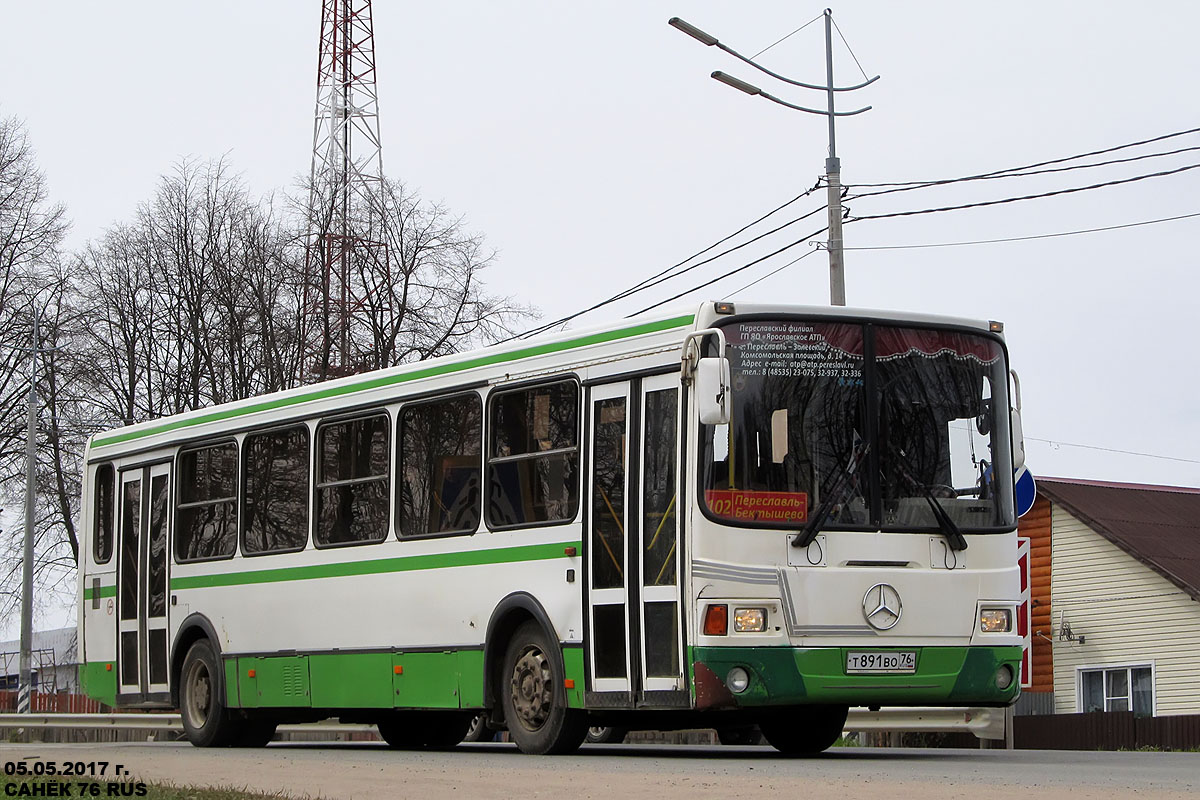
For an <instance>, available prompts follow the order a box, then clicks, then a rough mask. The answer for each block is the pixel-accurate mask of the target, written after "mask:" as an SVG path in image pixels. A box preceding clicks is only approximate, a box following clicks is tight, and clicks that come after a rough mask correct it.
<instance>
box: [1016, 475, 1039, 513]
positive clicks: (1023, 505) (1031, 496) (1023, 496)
mask: <svg viewBox="0 0 1200 800" xmlns="http://www.w3.org/2000/svg"><path fill="white" fill-rule="evenodd" d="M1013 489H1014V491H1015V492H1016V495H1017V516H1018V517H1023V516H1025V513H1026V512H1027V511H1029V509H1031V508H1033V501H1034V500H1037V484H1036V483H1034V480H1033V473H1032V472H1030V471H1029V470H1028V469H1027V468H1026V467H1025V466H1022V467H1021V468H1020V469H1018V470H1017V471H1016V472H1015V473H1013Z"/></svg>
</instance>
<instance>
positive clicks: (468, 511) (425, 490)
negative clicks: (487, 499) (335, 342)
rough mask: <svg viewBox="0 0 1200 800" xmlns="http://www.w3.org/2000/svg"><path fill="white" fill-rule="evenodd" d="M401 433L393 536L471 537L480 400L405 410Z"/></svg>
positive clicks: (463, 398) (475, 522)
mask: <svg viewBox="0 0 1200 800" xmlns="http://www.w3.org/2000/svg"><path fill="white" fill-rule="evenodd" d="M399 427H400V431H399V435H398V436H397V438H398V439H399V447H398V448H397V449H398V453H397V455H398V467H397V471H396V474H397V475H398V476H399V477H398V479H397V483H398V484H399V487H398V489H399V495H400V496H399V502H398V503H397V516H398V519H399V522H398V524H397V526H396V527H397V535H399V536H401V537H407V536H424V535H428V534H448V533H474V532H475V530H476V529H477V528H478V527H479V515H480V510H481V505H482V504H481V502H480V494H481V486H480V471H481V470H480V459H481V457H482V455H483V404H482V402H481V401H480V399H479V395H477V394H467V395H459V396H457V397H449V398H444V399H439V400H434V401H432V402H428V403H420V404H418V405H412V406H406V407H405V408H404V409H403V410H401V412H400V426H399Z"/></svg>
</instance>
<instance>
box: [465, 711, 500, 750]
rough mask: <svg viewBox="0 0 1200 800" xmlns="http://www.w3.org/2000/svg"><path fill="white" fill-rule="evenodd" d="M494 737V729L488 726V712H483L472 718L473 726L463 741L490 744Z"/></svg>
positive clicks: (468, 729) (469, 728)
mask: <svg viewBox="0 0 1200 800" xmlns="http://www.w3.org/2000/svg"><path fill="white" fill-rule="evenodd" d="M492 735H493V732H492V729H491V728H489V727H488V725H487V712H486V711H483V712H480V713H478V714H476V715H475V716H473V717H471V725H470V726H469V727H468V728H467V732H466V733H464V734H463V738H462V740H463V741H464V742H490V741H491V740H492Z"/></svg>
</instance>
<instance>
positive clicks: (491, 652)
mask: <svg viewBox="0 0 1200 800" xmlns="http://www.w3.org/2000/svg"><path fill="white" fill-rule="evenodd" d="M530 620H532V621H534V622H536V623H537V624H538V625H540V626H541V627H542V630H543V631H544V632H545V633H546V636H547V638H548V639H549V640H550V641H551V642H553V643H554V644H555V645H556V646H555V647H554V651H553V653H552V654H551V658H552V659H554V663H555V665H556V666H557V668H558V674H559V675H565V674H566V667H565V665H564V663H563V654H562V641H561V640H560V639H559V638H558V633H557V632H556V631H555V629H554V623H552V622H551V621H550V615H549V614H547V613H546V609H545V608H544V607H543V606H542V604H541V603H539V602H538V600H537V598H535V597H534V596H533V595H531V594H529V593H528V592H513V593H512V594H510V595H507V596H506V597H505V598H504V599H503V600H501V601H500V602H499V603H497V604H496V608H495V610H493V611H492V617H491V619H489V620H488V626H487V634H486V638H485V639H484V645H483V704H484V705H485V706H486V707H487V708H490V709H492V717H493V719H494V718H495V717H496V715H497V714H498V713H503V712H501V711H500V708H501V706H500V703H499V702H498V701H497V697H496V685H497V680H498V679H499V674H498V673H499V671H500V668H501V665H502V664H503V662H504V651H505V649H506V648H507V647H508V642H509V640H510V639H511V638H512V635H513V633H514V632H515V631H516V630H517V628H518V627H520V626H521V625H522V624H523V623H525V622H528V621H530ZM554 691H555V694H556V695H558V700H559V701H560V702H562V703H564V704H565V703H566V690H565V688H564V687H562V686H556V687H554Z"/></svg>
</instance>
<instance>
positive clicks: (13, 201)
mask: <svg viewBox="0 0 1200 800" xmlns="http://www.w3.org/2000/svg"><path fill="white" fill-rule="evenodd" d="M66 230H67V222H66V218H65V212H64V209H63V207H62V206H61V205H59V204H55V203H52V202H50V199H49V192H48V190H47V187H46V179H45V176H44V175H43V173H42V172H41V171H40V170H39V169H38V168H37V164H36V161H35V158H34V153H33V148H32V146H31V145H30V143H29V138H28V136H27V134H26V133H25V129H24V126H23V125H21V123H20V122H19V121H17V120H16V119H14V118H11V117H10V118H0V342H2V343H3V346H2V347H0V504H2V505H3V506H4V507H6V508H9V509H13V508H20V506H21V498H22V496H23V494H24V487H25V478H24V475H25V431H26V410H27V409H26V397H27V396H28V391H29V380H30V371H29V359H30V358H31V353H30V352H29V350H28V346H29V345H30V344H31V333H32V320H33V315H34V309H35V306H37V307H38V308H37V310H38V311H39V312H40V313H41V314H42V316H43V318H46V319H47V321H48V323H49V324H48V325H47V328H48V329H50V330H52V329H53V320H54V318H55V317H56V313H55V312H56V309H57V307H58V306H59V304H60V301H61V299H62V297H63V293H64V290H65V288H64V284H63V282H62V276H61V275H60V274H59V272H58V271H57V269H56V266H57V261H58V248H59V245H60V244H61V242H62V239H63V236H64V235H65V233H66ZM44 380H45V373H44V372H42V373H40V375H39V387H38V388H39V390H40V391H45V388H46V387H45V385H44V383H42V382H43V381H44ZM52 418H53V413H52V412H50V413H48V414H42V415H41V417H40V418H39V427H40V428H41V429H42V431H43V432H44V430H45V427H46V424H47V421H48V419H52ZM46 441H47V440H46V439H45V438H44V437H39V442H42V443H43V444H44V443H45V442H46ZM52 460H53V454H52V452H50V451H48V449H47V448H46V447H42V448H40V449H39V451H38V460H37V471H36V477H35V480H36V482H37V488H38V490H39V493H38V496H39V500H40V501H41V502H40V503H39V505H38V507H37V509H36V511H37V513H36V518H35V527H34V531H33V536H34V544H35V553H36V559H37V563H36V565H35V570H36V573H37V574H38V575H39V577H40V578H41V581H40V582H41V583H42V584H43V585H47V586H49V587H59V588H67V589H68V590H69V586H67V579H68V578H69V576H70V566H71V565H72V564H73V557H74V538H73V537H74V531H73V529H72V528H71V517H72V513H71V510H70V501H69V500H68V502H67V504H66V507H64V506H63V505H62V504H60V503H59V502H57V500H58V499H61V498H55V497H53V496H52V495H51V494H48V493H47V492H46V491H45V490H46V489H49V488H51V487H53V486H54V485H55V483H56V480H55V477H54V474H53V472H54V469H53V467H52V465H51V461H52ZM64 491H66V492H67V493H68V494H70V493H72V492H73V493H74V494H75V495H77V494H78V490H77V488H76V487H70V486H66V485H64ZM19 518H20V515H19V514H12V513H11V511H10V512H9V514H8V519H9V520H11V522H10V524H9V525H7V526H5V527H4V528H3V530H2V531H0V616H6V617H9V618H11V616H10V614H11V612H12V611H13V610H14V609H15V608H16V607H17V605H19V603H20V595H19V592H18V590H17V587H18V586H19V581H18V580H17V575H18V574H19V571H20V565H21V549H22V547H21V545H22V542H23V539H24V536H25V530H24V527H23V526H22V525H18V524H15V522H16V520H17V519H19Z"/></svg>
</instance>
